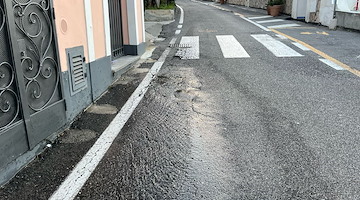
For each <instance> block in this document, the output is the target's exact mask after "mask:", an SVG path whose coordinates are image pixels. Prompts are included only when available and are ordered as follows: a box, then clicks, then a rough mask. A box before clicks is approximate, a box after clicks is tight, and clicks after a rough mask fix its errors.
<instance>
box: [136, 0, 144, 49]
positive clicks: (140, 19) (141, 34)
mask: <svg viewBox="0 0 360 200" xmlns="http://www.w3.org/2000/svg"><path fill="white" fill-rule="evenodd" d="M137 1H138V2H137V15H138V30H139V32H138V36H139V42H140V43H142V42H145V39H144V28H143V24H142V22H143V17H144V16H143V14H142V12H143V11H142V9H143V8H142V6H141V5H142V2H141V1H143V0H137Z"/></svg>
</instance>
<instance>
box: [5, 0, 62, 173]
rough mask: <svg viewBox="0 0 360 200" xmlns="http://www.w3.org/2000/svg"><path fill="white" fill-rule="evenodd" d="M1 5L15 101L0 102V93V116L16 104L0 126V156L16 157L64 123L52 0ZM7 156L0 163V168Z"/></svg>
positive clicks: (10, 1)
mask: <svg viewBox="0 0 360 200" xmlns="http://www.w3.org/2000/svg"><path fill="white" fill-rule="evenodd" d="M2 3H3V6H4V8H3V11H2V12H4V13H3V20H4V22H3V23H4V24H5V25H4V26H6V29H7V33H5V37H6V36H7V38H5V39H7V40H8V41H7V43H8V45H9V50H8V51H9V56H10V58H9V59H10V60H11V61H12V65H13V66H12V68H11V69H12V73H13V76H14V78H13V79H14V80H13V81H14V85H15V86H13V87H16V90H17V91H16V93H17V94H16V95H17V96H18V99H17V101H18V102H9V100H6V101H5V104H4V102H3V101H4V100H2V99H1V95H0V108H1V109H2V110H0V114H4V113H5V114H6V112H4V111H6V110H8V109H10V108H11V107H10V104H11V103H13V104H17V105H18V113H17V114H16V115H18V116H16V118H17V119H18V121H16V122H14V121H11V122H10V123H9V124H8V125H6V126H5V128H4V127H2V128H1V129H0V150H1V151H3V152H1V153H2V154H3V157H5V156H8V157H9V156H10V157H14V158H16V157H17V156H19V155H20V154H22V153H24V151H26V150H29V149H32V148H33V147H35V146H36V145H37V144H38V143H39V142H40V141H42V140H44V139H46V138H47V137H48V136H49V135H51V134H53V133H55V132H56V131H58V130H59V129H61V128H62V127H63V126H64V125H65V124H66V115H65V114H66V113H65V112H66V109H65V100H64V95H63V94H64V92H63V89H62V85H63V84H62V79H61V68H60V64H59V54H58V44H57V37H56V30H55V22H54V11H53V2H52V0H3V2H2ZM0 6H1V5H0ZM31 9H33V10H31ZM0 14H1V13H0ZM0 67H1V65H0ZM1 101H2V102H1ZM1 104H2V105H1ZM6 107H7V109H3V108H6ZM1 112H3V113H1ZM19 127H20V128H19ZM22 127H23V128H22ZM24 135H25V136H24ZM14 137H17V138H14ZM24 139H26V142H27V145H26V147H25V144H24V141H23V140H24ZM6 140H9V141H6ZM17 140H20V141H17ZM11 145H12V146H11ZM6 147H9V148H10V147H11V149H10V150H8V149H6ZM7 151H9V152H7ZM8 159H9V158H6V160H3V161H0V168H1V166H2V165H4V164H6V162H7V161H8ZM3 162H5V163H3Z"/></svg>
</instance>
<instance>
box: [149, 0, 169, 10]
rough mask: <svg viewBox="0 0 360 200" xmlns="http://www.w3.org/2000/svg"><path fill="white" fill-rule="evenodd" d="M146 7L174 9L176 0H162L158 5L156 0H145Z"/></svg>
mask: <svg viewBox="0 0 360 200" xmlns="http://www.w3.org/2000/svg"><path fill="white" fill-rule="evenodd" d="M144 5H145V8H146V9H173V8H175V1H174V0H160V6H159V7H157V5H156V1H155V0H144Z"/></svg>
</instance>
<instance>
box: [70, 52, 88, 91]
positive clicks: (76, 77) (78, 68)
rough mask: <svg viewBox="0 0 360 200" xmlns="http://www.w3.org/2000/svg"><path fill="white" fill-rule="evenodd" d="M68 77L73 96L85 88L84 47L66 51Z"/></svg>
mask: <svg viewBox="0 0 360 200" xmlns="http://www.w3.org/2000/svg"><path fill="white" fill-rule="evenodd" d="M66 55H67V59H68V65H69V69H70V70H69V75H70V79H69V81H70V93H71V95H72V96H73V95H75V94H76V93H78V92H80V91H81V90H83V89H85V88H86V87H87V74H86V67H85V63H84V62H85V58H84V47H83V46H78V47H73V48H69V49H66Z"/></svg>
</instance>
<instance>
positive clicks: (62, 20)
mask: <svg viewBox="0 0 360 200" xmlns="http://www.w3.org/2000/svg"><path fill="white" fill-rule="evenodd" d="M54 8H55V14H56V19H55V23H56V31H57V37H58V44H59V54H60V64H61V70H62V71H66V70H67V69H68V63H67V57H66V53H65V49H66V48H71V47H75V46H84V52H85V57H86V58H88V53H87V52H88V49H87V48H88V46H87V36H86V25H85V24H86V23H85V8H84V0H71V3H70V1H64V0H54Z"/></svg>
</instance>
